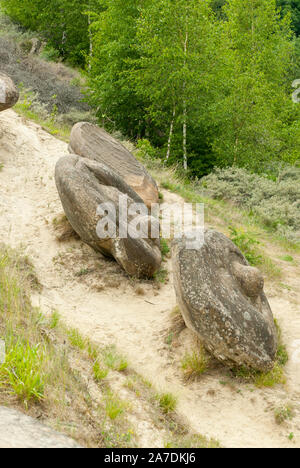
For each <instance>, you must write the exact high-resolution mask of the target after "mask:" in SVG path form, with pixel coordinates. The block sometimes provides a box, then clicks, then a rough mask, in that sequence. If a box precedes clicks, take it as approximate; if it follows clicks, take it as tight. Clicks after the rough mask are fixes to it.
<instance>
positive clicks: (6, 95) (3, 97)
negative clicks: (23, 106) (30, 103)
mask: <svg viewBox="0 0 300 468" xmlns="http://www.w3.org/2000/svg"><path fill="white" fill-rule="evenodd" d="M18 99H19V91H18V89H17V88H16V86H15V85H14V83H13V81H12V80H11V79H10V78H9V77H8V76H7V75H4V74H3V73H0V112H2V111H4V110H6V109H9V108H10V107H13V106H14V105H15V104H16V103H17V102H18Z"/></svg>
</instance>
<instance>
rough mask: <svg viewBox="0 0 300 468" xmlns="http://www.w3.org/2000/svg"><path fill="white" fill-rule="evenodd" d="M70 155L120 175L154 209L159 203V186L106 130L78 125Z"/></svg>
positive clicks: (87, 124)
mask: <svg viewBox="0 0 300 468" xmlns="http://www.w3.org/2000/svg"><path fill="white" fill-rule="evenodd" d="M69 151H70V152H71V153H75V154H78V155H79V156H82V157H83V158H87V159H90V160H92V161H97V162H99V163H102V164H105V165H106V166H107V167H108V168H109V169H111V170H112V171H113V172H114V173H116V174H117V175H119V176H120V177H121V178H122V179H123V180H124V181H125V182H126V183H127V184H128V185H129V186H130V187H131V188H132V189H133V190H134V191H135V192H136V193H137V194H138V195H139V196H140V197H141V199H142V200H143V202H144V203H145V205H146V206H147V207H148V208H150V207H151V203H157V202H158V188H157V185H156V182H155V181H154V180H153V179H152V177H151V176H150V175H149V174H148V172H147V171H146V169H145V168H144V167H143V165H142V164H140V163H139V162H138V161H137V160H136V159H135V157H134V156H133V155H132V154H131V153H130V152H129V151H128V150H127V149H126V148H125V147H124V146H123V145H122V144H121V143H120V142H119V141H117V140H115V139H114V138H113V137H112V136H111V135H109V134H108V133H107V132H106V131H105V130H103V129H102V128H99V127H97V126H96V125H92V124H90V123H87V122H80V123H77V124H76V125H74V127H73V129H72V132H71V137H70V145H69Z"/></svg>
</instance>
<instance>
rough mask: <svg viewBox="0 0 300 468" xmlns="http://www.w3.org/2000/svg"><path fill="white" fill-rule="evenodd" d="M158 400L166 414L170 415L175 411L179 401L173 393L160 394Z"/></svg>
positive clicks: (157, 396)
mask: <svg viewBox="0 0 300 468" xmlns="http://www.w3.org/2000/svg"><path fill="white" fill-rule="evenodd" d="M156 399H157V401H158V404H159V406H160V408H161V409H162V411H163V412H164V413H166V414H168V413H173V412H174V411H175V409H176V406H177V403H178V400H177V398H176V396H174V395H173V394H172V393H158V394H157V395H156Z"/></svg>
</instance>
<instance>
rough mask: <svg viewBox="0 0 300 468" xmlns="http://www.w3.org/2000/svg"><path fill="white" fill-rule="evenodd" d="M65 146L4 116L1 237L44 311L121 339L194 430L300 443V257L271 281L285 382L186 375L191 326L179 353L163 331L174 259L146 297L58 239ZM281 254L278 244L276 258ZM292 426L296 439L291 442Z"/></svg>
mask: <svg viewBox="0 0 300 468" xmlns="http://www.w3.org/2000/svg"><path fill="white" fill-rule="evenodd" d="M65 154H67V145H66V144H65V143H63V142H62V141H60V140H57V139H56V138H54V137H52V136H51V135H49V134H48V133H46V132H45V131H44V130H43V129H42V128H41V127H39V126H38V125H36V124H35V123H32V122H30V121H28V120H25V119H24V118H22V117H20V116H18V115H17V114H16V113H15V112H13V111H11V110H10V111H6V112H3V113H1V114H0V162H1V163H3V166H4V167H3V169H2V171H1V172H0V221H1V222H0V238H1V240H2V241H3V242H5V243H6V244H8V245H11V246H12V247H18V248H19V247H21V248H23V250H24V252H25V253H26V254H27V255H28V256H29V257H30V259H31V260H32V261H33V264H34V266H35V268H36V271H37V275H38V277H39V280H40V282H41V284H42V285H43V291H42V292H41V293H40V294H39V295H37V296H35V297H33V301H34V303H35V305H39V306H40V307H41V308H42V310H43V311H44V312H45V313H51V311H53V310H55V309H56V310H58V311H59V312H60V314H61V315H62V317H63V318H64V320H65V322H66V323H67V324H69V325H71V326H72V327H77V328H78V329H79V330H80V331H81V332H82V333H83V334H85V335H87V336H89V337H90V338H91V339H92V340H94V341H95V342H97V343H99V344H101V345H104V344H116V345H117V347H118V348H119V350H120V351H122V352H123V353H124V354H125V355H126V356H127V357H128V359H129V362H130V365H131V367H133V368H134V369H135V370H136V371H137V372H139V373H140V374H142V375H143V376H144V377H146V378H147V379H148V380H150V381H151V382H153V384H154V385H155V387H156V388H157V389H158V390H163V391H170V392H173V393H175V394H176V395H177V396H178V398H179V404H178V410H177V411H178V413H179V414H180V415H182V416H184V417H185V418H186V419H187V421H188V424H189V425H190V426H191V428H192V429H193V430H194V431H196V432H199V433H201V434H203V435H207V436H209V437H214V438H216V439H218V440H219V441H220V442H221V444H222V445H224V446H226V447H300V398H299V397H300V362H297V361H300V353H299V354H298V356H297V353H296V351H297V349H299V347H300V344H299V343H298V344H297V340H300V282H299V274H300V267H299V265H300V258H298V259H297V260H298V262H299V263H297V264H296V265H287V264H286V263H285V262H282V267H283V268H284V269H285V278H284V283H285V285H286V286H288V287H289V288H288V289H287V288H286V289H284V288H279V289H278V288H275V287H274V286H273V285H267V293H268V295H269V299H270V303H271V306H272V308H273V311H274V315H275V316H276V318H278V320H279V323H280V325H281V327H282V329H283V338H284V341H285V343H286V344H287V346H288V350H289V353H290V356H291V359H290V362H289V364H288V365H287V385H285V386H277V387H276V388H274V389H263V390H260V389H257V388H254V387H253V386H252V385H248V384H239V383H237V384H236V385H224V381H226V370H225V369H223V370H222V369H217V370H214V371H210V372H209V373H208V374H207V375H205V376H204V377H203V378H202V379H201V380H200V381H199V382H194V383H190V384H187V383H184V381H183V380H182V374H181V370H180V367H179V363H178V360H179V358H178V356H179V355H180V352H182V350H181V349H180V343H182V348H183V349H184V348H185V347H186V346H188V343H189V342H190V341H191V335H190V332H189V331H187V330H185V331H184V332H182V334H181V336H180V338H179V345H178V346H179V349H178V352H176V351H175V352H174V350H173V351H170V348H169V346H168V344H167V343H166V339H165V336H166V330H167V329H168V327H169V325H170V312H171V310H172V309H173V308H174V306H175V305H176V299H175V293H174V290H173V285H172V275H171V264H170V261H169V262H168V265H167V267H168V269H169V270H170V280H169V281H168V282H167V283H166V284H165V285H163V286H162V287H161V288H160V289H158V288H156V287H155V286H153V284H151V283H149V282H148V283H147V282H145V283H140V284H139V285H138V286H139V287H140V288H141V289H142V290H143V291H144V295H139V294H137V291H136V286H137V285H136V284H133V282H132V281H131V280H129V279H128V278H127V277H126V275H125V274H124V273H123V272H122V271H121V270H120V268H119V267H118V265H116V264H115V263H114V262H111V261H107V260H105V259H103V258H102V257H101V256H100V255H96V254H95V253H94V252H92V251H91V249H89V247H86V246H84V245H83V244H82V243H81V242H80V241H76V240H72V241H70V242H68V243H63V244H61V243H59V242H57V240H56V238H55V235H54V231H53V226H52V221H53V218H55V216H57V215H58V214H59V213H61V212H62V207H61V204H60V200H59V197H58V194H57V191H56V187H55V182H54V167H55V163H56V161H57V160H58V158H60V157H61V156H63V155H65ZM174 199H176V201H178V197H177V196H175V195H173V194H169V193H168V192H165V201H171V200H174ZM280 253H281V251H280V250H279V251H278V252H273V254H274V256H276V258H278V257H277V255H280ZM82 271H85V272H86V271H90V274H85V275H83V274H81V273H80V272H82ZM297 346H298V348H297ZM297 357H298V359H297ZM290 403H291V404H293V406H294V409H295V417H294V418H293V420H292V421H289V422H286V423H284V424H283V425H281V426H278V425H277V424H276V423H275V420H274V408H278V407H281V406H283V405H285V404H290ZM147 431H151V428H149V427H148V428H147ZM153 431H154V428H153ZM290 433H293V434H294V439H293V441H290V440H288V435H289V434H290ZM148 440H151V438H150V439H149V438H148ZM153 440H155V437H153ZM153 444H155V442H153ZM157 444H158V445H159V442H157Z"/></svg>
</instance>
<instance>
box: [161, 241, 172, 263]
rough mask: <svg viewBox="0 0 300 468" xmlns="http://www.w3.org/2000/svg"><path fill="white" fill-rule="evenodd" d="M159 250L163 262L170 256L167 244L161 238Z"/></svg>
mask: <svg viewBox="0 0 300 468" xmlns="http://www.w3.org/2000/svg"><path fill="white" fill-rule="evenodd" d="M160 250H161V255H162V259H163V261H164V260H165V259H166V257H168V256H169V254H170V247H169V243H168V241H167V240H166V239H163V238H161V239H160Z"/></svg>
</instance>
